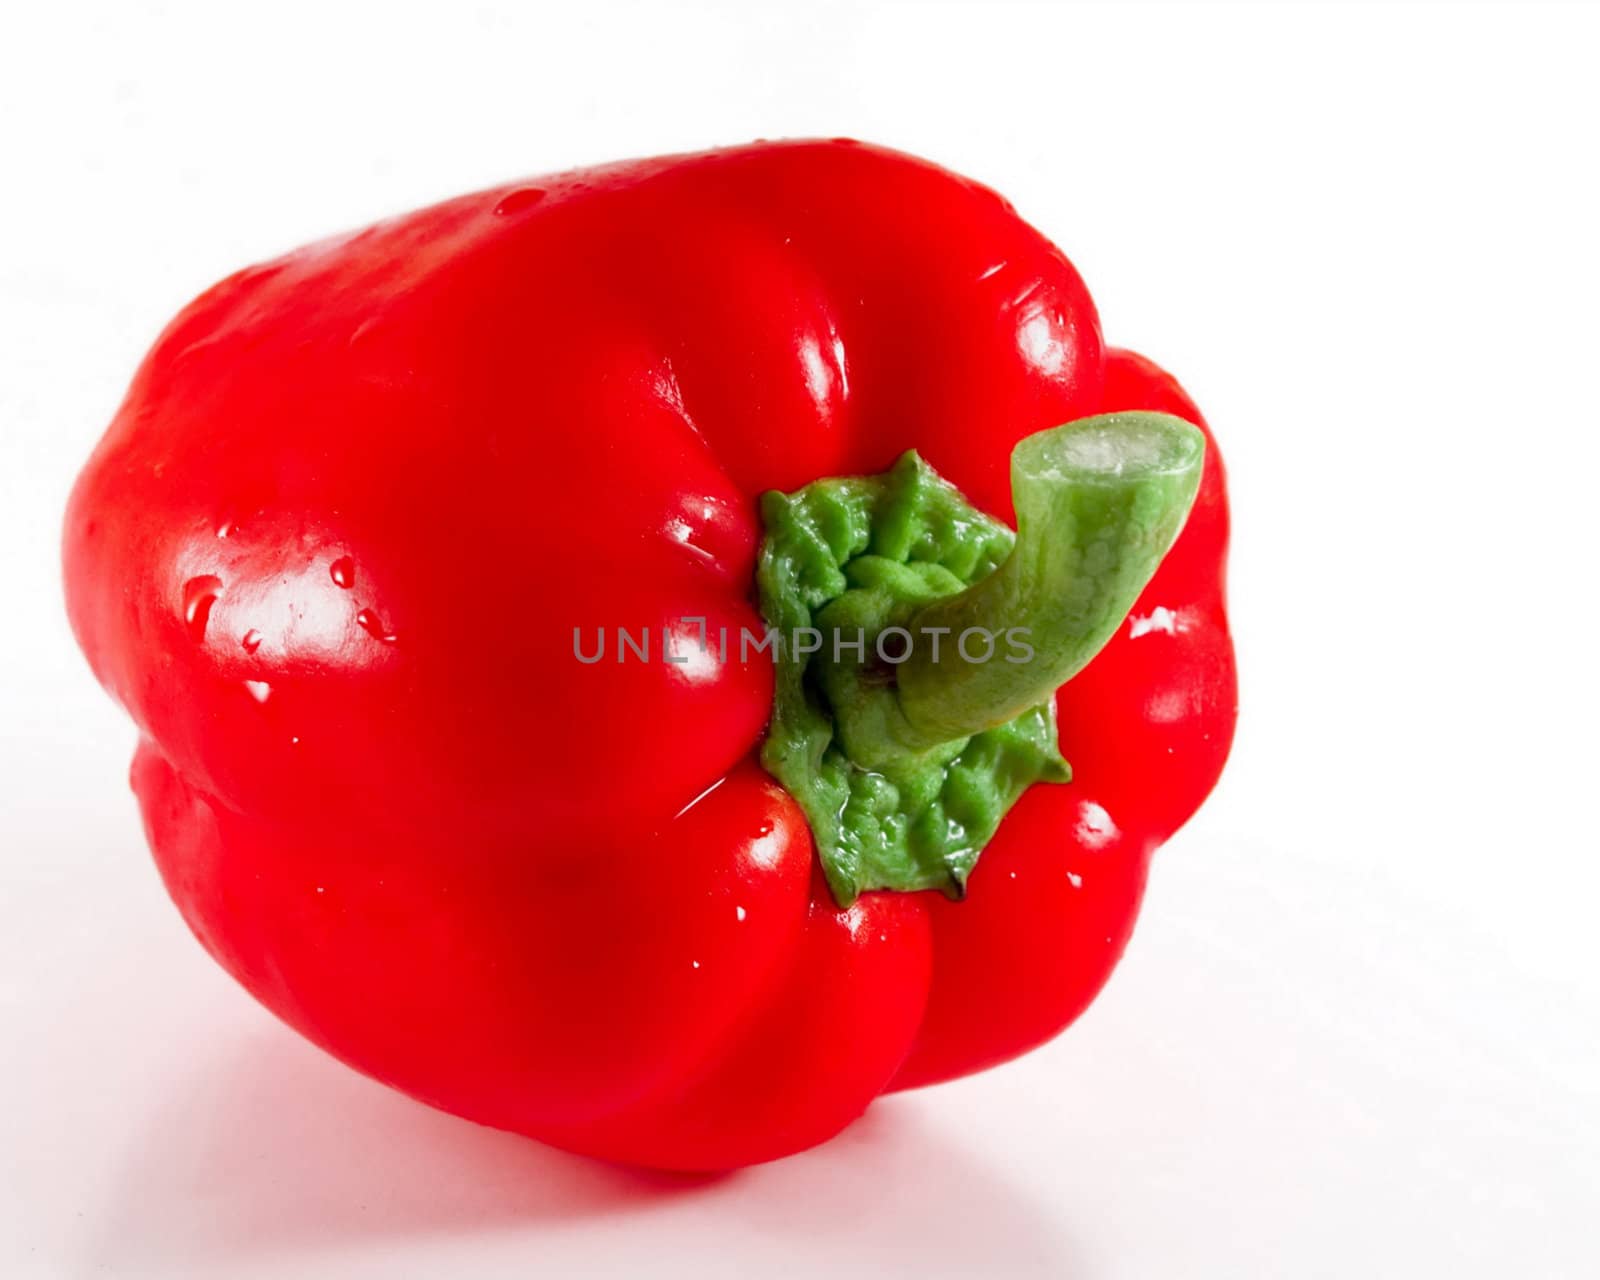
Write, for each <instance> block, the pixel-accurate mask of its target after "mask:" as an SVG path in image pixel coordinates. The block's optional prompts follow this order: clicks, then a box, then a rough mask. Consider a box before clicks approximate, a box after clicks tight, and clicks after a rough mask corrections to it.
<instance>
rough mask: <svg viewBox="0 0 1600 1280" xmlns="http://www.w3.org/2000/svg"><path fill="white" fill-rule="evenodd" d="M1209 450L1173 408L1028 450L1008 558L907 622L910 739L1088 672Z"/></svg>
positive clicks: (1091, 426)
mask: <svg viewBox="0 0 1600 1280" xmlns="http://www.w3.org/2000/svg"><path fill="white" fill-rule="evenodd" d="M1204 453H1205V437H1204V436H1203V435H1202V434H1201V433H1200V432H1199V431H1198V430H1197V429H1196V428H1195V427H1193V426H1191V425H1190V424H1189V423H1187V422H1184V421H1183V420H1182V419H1179V418H1175V417H1172V416H1170V415H1168V414H1162V413H1110V414H1103V415H1101V416H1099V417H1095V418H1084V419H1081V420H1080V421H1077V422H1072V423H1068V424H1067V425H1066V426H1062V427H1055V428H1053V429H1051V430H1048V431H1041V432H1038V433H1037V434H1035V435H1031V436H1028V437H1027V438H1026V439H1024V440H1023V441H1022V442H1021V443H1020V444H1019V445H1017V447H1016V449H1015V451H1014V452H1013V453H1012V455H1011V491H1012V501H1013V503H1014V504H1015V506H1016V512H1017V541H1016V545H1015V547H1014V548H1013V549H1012V552H1011V554H1010V556H1008V557H1007V559H1006V560H1005V562H1004V563H1003V564H1002V565H1001V566H1000V568H999V569H997V570H996V571H995V572H994V573H992V574H990V575H989V576H988V577H986V578H984V579H982V580H981V581H979V582H978V583H976V584H975V585H974V586H971V587H968V588H967V589H966V590H965V591H963V592H961V593H960V594H959V595H953V596H947V597H945V598H944V599H941V600H936V601H934V602H933V603H931V604H928V605H925V606H924V607H922V608H921V609H919V610H918V611H917V612H916V613H915V614H914V615H913V617H912V619H911V621H910V623H909V624H908V626H907V629H908V630H909V631H910V632H911V634H912V637H913V647H912V650H911V654H910V656H909V657H908V658H907V659H906V660H905V661H904V662H903V663H901V664H900V665H899V666H898V667H897V669H896V686H897V689H898V695H899V703H900V709H901V711H902V712H903V713H904V716H905V725H904V727H903V728H902V733H904V732H905V729H906V728H909V730H910V734H909V736H910V738H911V739H912V740H911V741H908V742H906V745H907V746H909V747H919V746H920V747H931V746H933V745H935V744H937V743H941V742H948V741H950V740H952V739H958V738H965V737H969V736H971V735H972V734H975V733H980V732H982V731H983V730H985V729H990V728H993V727H994V726H996V725H1000V724H1004V723H1005V722H1006V721H1008V720H1012V719H1014V718H1015V717H1017V716H1018V715H1021V714H1022V713H1023V712H1024V711H1026V710H1028V708H1030V707H1035V706H1038V705H1039V704H1040V703H1042V702H1046V701H1048V700H1049V699H1050V698H1051V697H1052V696H1053V695H1054V693H1055V691H1056V689H1058V688H1059V687H1060V686H1061V685H1063V684H1065V683H1066V682H1067V681H1068V680H1070V679H1071V678H1072V677H1073V676H1074V675H1076V674H1077V673H1078V672H1079V671H1081V670H1082V669H1083V668H1084V667H1085V666H1086V665H1088V662H1089V660H1090V659H1091V658H1093V657H1094V655H1095V654H1096V653H1098V652H1099V651H1100V649H1101V647H1102V646H1104V644H1105V643H1106V641H1108V640H1109V639H1110V638H1111V637H1112V635H1114V634H1115V633H1116V630H1117V627H1118V626H1120V625H1121V623H1122V620H1123V618H1124V617H1126V615H1127V612H1128V610H1129V609H1130V608H1132V607H1133V604H1134V601H1136V600H1137V599H1138V597H1139V593H1140V592H1141V591H1142V590H1143V589H1144V586H1145V584H1146V583H1147V582H1149V580H1150V578H1151V577H1152V576H1153V575H1154V573H1155V571H1156V568H1157V566H1158V565H1159V564H1160V563H1161V558H1162V556H1164V555H1165V554H1166V553H1167V550H1168V549H1169V548H1170V547H1171V546H1172V543H1173V541H1174V540H1175V539H1176V538H1177V536H1178V532H1179V531H1180V530H1181V529H1182V527H1183V522H1184V519H1185V518H1186V517H1187V515H1188V511H1189V507H1190V505H1191V504H1192V503H1193V502H1194V496H1195V493H1196V491H1197V490H1198V488H1199V485H1200V467H1201V462H1202V460H1203V458H1204ZM964 633H970V634H969V635H968V644H967V648H966V652H965V654H963V651H962V647H961V645H960V643H959V640H960V637H961V636H962V635H963V634H964ZM985 637H990V638H992V639H993V641H994V646H995V647H994V649H993V651H992V652H990V651H989V648H988V645H987V643H986V641H985ZM935 640H937V641H939V643H938V645H937V656H935V643H934V642H935ZM1023 645H1026V646H1031V648H1032V650H1033V656H1032V658H1031V659H1029V660H1018V659H1019V658H1021V657H1022V655H1023V654H1024V653H1025V650H1024V649H1023V648H1022V646H1023ZM969 658H970V659H971V660H969Z"/></svg>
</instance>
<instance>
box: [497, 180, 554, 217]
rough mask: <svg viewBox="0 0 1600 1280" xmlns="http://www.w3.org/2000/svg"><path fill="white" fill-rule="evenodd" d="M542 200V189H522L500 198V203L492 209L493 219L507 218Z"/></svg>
mask: <svg viewBox="0 0 1600 1280" xmlns="http://www.w3.org/2000/svg"><path fill="white" fill-rule="evenodd" d="M543 199H544V188H543V187H522V188H520V189H519V190H516V191H513V192H512V193H511V194H510V195H507V196H503V197H501V200H500V203H499V204H497V205H495V207H494V213H495V217H497V218H509V217H510V216H511V215H512V214H514V213H521V212H522V211H523V210H524V209H531V208H533V206H534V205H536V204H538V203H539V201H541V200H543Z"/></svg>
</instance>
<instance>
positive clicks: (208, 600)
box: [183, 573, 222, 641]
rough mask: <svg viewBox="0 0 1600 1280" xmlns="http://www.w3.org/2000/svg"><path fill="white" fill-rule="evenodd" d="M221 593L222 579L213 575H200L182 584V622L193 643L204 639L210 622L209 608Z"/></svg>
mask: <svg viewBox="0 0 1600 1280" xmlns="http://www.w3.org/2000/svg"><path fill="white" fill-rule="evenodd" d="M221 592H222V579H221V578H219V577H217V576H216V574H214V573H205V574H201V575H200V576H199V577H198V578H190V579H189V581H187V582H185V583H184V584H183V621H184V625H185V626H187V627H188V628H189V638H190V639H192V640H195V641H200V640H204V639H205V638H206V623H207V622H209V621H210V620H211V606H212V605H214V604H216V602H217V596H218V595H220V594H221Z"/></svg>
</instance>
